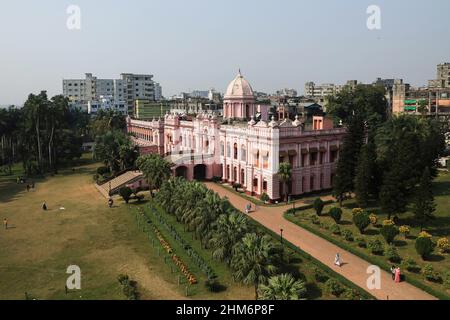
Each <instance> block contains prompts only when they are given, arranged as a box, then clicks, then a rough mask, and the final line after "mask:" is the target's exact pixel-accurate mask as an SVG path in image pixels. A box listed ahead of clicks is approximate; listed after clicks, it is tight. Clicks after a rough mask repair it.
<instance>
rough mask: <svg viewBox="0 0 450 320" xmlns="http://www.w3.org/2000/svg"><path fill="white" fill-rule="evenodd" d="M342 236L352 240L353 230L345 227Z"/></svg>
mask: <svg viewBox="0 0 450 320" xmlns="http://www.w3.org/2000/svg"><path fill="white" fill-rule="evenodd" d="M342 236H343V237H344V239H345V240H346V241H349V242H352V241H353V240H354V237H353V232H351V231H350V230H348V229H345V230H344V231H342Z"/></svg>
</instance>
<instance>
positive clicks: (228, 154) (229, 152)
mask: <svg viewBox="0 0 450 320" xmlns="http://www.w3.org/2000/svg"><path fill="white" fill-rule="evenodd" d="M227 157H228V158H231V148H230V143H229V142H228V143H227Z"/></svg>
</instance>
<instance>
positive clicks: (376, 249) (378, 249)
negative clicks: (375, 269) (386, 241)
mask: <svg viewBox="0 0 450 320" xmlns="http://www.w3.org/2000/svg"><path fill="white" fill-rule="evenodd" d="M367 248H369V250H370V252H371V253H372V254H376V255H379V256H381V255H383V253H384V248H383V244H382V243H381V241H380V240H378V239H374V240H370V241H369V243H368V244H367Z"/></svg>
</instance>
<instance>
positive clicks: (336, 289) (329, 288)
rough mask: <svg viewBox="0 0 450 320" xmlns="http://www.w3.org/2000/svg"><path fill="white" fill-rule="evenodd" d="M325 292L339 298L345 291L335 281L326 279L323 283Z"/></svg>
mask: <svg viewBox="0 0 450 320" xmlns="http://www.w3.org/2000/svg"><path fill="white" fill-rule="evenodd" d="M325 290H326V292H328V293H329V294H332V295H333V296H335V297H339V296H340V295H341V294H342V293H343V292H344V291H345V288H344V287H343V286H342V285H341V284H340V283H339V281H337V280H336V279H328V280H327V282H325Z"/></svg>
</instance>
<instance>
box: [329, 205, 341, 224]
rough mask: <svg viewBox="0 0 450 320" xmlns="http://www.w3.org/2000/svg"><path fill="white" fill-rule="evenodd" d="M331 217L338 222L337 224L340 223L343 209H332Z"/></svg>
mask: <svg viewBox="0 0 450 320" xmlns="http://www.w3.org/2000/svg"><path fill="white" fill-rule="evenodd" d="M329 214H330V217H332V218H333V219H334V221H336V223H339V222H340V221H341V219H342V210H341V208H336V207H334V208H331V210H330V212H329Z"/></svg>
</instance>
